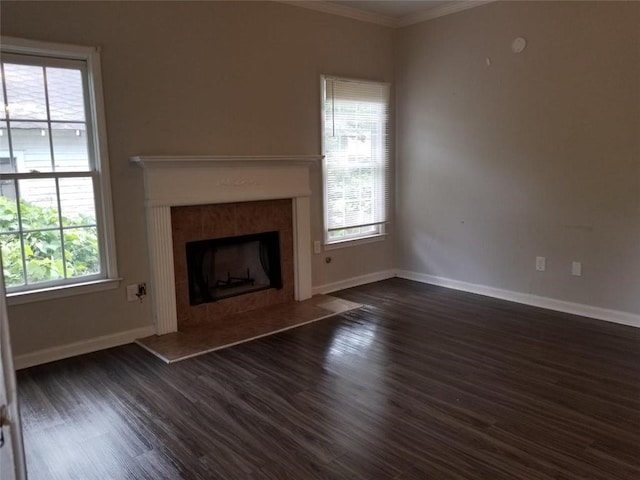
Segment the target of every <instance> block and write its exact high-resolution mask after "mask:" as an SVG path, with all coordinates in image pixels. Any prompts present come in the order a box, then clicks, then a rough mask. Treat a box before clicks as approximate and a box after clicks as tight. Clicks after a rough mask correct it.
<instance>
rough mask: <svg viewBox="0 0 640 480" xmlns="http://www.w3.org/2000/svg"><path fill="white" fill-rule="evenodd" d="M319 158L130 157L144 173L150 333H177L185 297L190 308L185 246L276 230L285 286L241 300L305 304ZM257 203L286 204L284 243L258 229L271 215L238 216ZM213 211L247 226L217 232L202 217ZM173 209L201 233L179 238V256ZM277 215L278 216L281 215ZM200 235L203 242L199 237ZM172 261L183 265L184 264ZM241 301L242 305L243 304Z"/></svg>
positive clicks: (230, 300) (214, 225)
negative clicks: (270, 298) (275, 298)
mask: <svg viewBox="0 0 640 480" xmlns="http://www.w3.org/2000/svg"><path fill="white" fill-rule="evenodd" d="M321 159H322V157H321V156H310V155H307V156H304V155H303V156H178V157H167V156H142V157H133V158H132V159H131V161H132V162H134V163H135V164H137V165H139V166H140V167H142V168H143V174H144V184H145V207H146V216H147V238H148V244H149V260H150V267H151V269H150V270H151V271H150V279H149V285H150V293H151V301H152V304H153V315H154V323H155V327H156V334H158V335H162V334H165V333H170V332H175V331H177V330H178V310H179V309H181V308H182V304H183V303H184V301H183V300H184V299H185V298H186V303H187V304H189V293H188V283H187V279H188V277H187V267H186V263H187V262H186V243H187V241H201V240H207V239H213V238H225V237H230V236H242V235H251V234H254V233H261V232H268V231H274V230H279V231H280V254H281V265H282V267H283V269H282V275H283V288H282V289H280V290H278V289H276V288H269V289H266V290H261V291H257V292H252V293H251V294H250V295H247V296H246V298H249V297H250V298H252V299H253V300H252V302H251V303H253V304H255V305H259V304H260V302H261V301H262V300H261V299H262V298H263V297H264V296H266V295H272V294H278V295H280V294H282V292H284V294H285V295H289V296H290V297H291V298H292V299H295V300H305V299H308V298H311V227H310V211H309V197H310V195H311V189H310V184H309V168H310V166H311V165H313V164H314V163H316V162H317V161H319V160H321ZM263 201H278V202H283V201H284V202H286V203H287V204H288V212H289V213H288V215H289V220H288V227H287V228H285V229H284V230H288V231H286V232H285V237H283V231H282V229H281V228H271V227H269V226H267V225H264V224H263V223H264V221H265V218H269V217H270V216H269V215H264V214H258V215H255V216H254V219H253V220H249V219H247V218H246V215H245V214H244V213H242V212H243V209H247V211H248V210H255V208H256V206H257V205H259V204H261V203H262V202H263ZM211 208H213V209H220V208H222V209H223V210H224V209H227V210H229V209H236V214H237V215H239V216H238V217H237V219H236V220H234V222H235V223H233V224H234V225H236V226H237V225H239V224H244V225H248V227H249V228H248V229H247V230H243V231H241V230H237V229H236V230H235V231H223V230H224V229H225V228H226V229H230V227H229V225H231V224H225V225H227V226H226V227H223V226H222V225H223V223H220V222H216V221H213V222H210V221H209V222H205V221H204V220H202V218H204V217H203V216H207V215H208V216H210V215H212V213H211V211H210V209H211ZM177 209H190V210H191V213H190V214H189V215H190V216H189V215H187V216H186V217H184V218H185V219H186V220H182V221H186V222H191V224H192V226H193V227H194V228H201V232H200V233H199V235H202V236H200V237H196V238H190V239H188V240H187V239H186V238H185V239H184V241H185V245H184V246H183V247H184V249H183V250H182V251H181V253H180V254H179V255H178V254H177V253H176V252H177V251H178V249H179V246H178V245H176V242H175V233H176V228H177V229H178V230H179V229H180V228H181V227H180V225H179V223H180V222H178V225H176V224H175V220H174V219H173V218H172V217H173V216H174V215H172V212H173V213H175V211H176V210H177ZM254 213H255V212H254ZM217 214H218V213H216V214H215V215H217ZM276 217H278V218H280V216H279V215H276ZM172 222H173V225H172ZM207 228H209V229H213V230H215V234H214V235H209V234H208V233H206V232H205V230H206V229H207ZM221 229H222V230H221ZM209 233H210V232H209ZM205 234H206V235H208V236H204V235H205ZM287 252H288V253H287ZM174 255H175V256H174ZM178 258H183V259H184V265H182V264H181V262H182V261H178V260H177V259H178ZM176 274H177V275H176ZM287 278H289V281H287ZM180 279H184V280H185V281H184V284H181V280H180ZM287 284H288V285H289V287H288V289H287ZM242 298H244V297H242V296H240V297H237V296H236V297H230V298H226V299H224V300H221V301H218V302H213V303H204V304H200V305H196V306H194V309H196V310H198V309H199V311H200V312H201V311H204V310H210V309H212V308H218V306H219V305H228V304H230V303H233V301H235V300H236V299H242ZM243 303H246V302H245V301H244V300H243ZM201 307H206V308H201ZM208 313H209V312H208ZM208 313H207V314H208ZM198 315H199V314H198Z"/></svg>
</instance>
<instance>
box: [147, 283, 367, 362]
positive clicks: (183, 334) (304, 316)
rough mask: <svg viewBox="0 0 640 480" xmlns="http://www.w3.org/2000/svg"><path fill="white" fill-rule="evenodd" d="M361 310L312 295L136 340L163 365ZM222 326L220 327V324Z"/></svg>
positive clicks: (324, 296) (355, 305)
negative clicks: (350, 311)
mask: <svg viewBox="0 0 640 480" xmlns="http://www.w3.org/2000/svg"><path fill="white" fill-rule="evenodd" d="M360 307H362V304H361V303H355V302H350V301H348V300H343V299H341V298H336V297H332V296H330V295H314V296H313V297H312V298H310V299H309V300H304V301H302V302H287V303H281V304H278V305H272V306H269V307H265V308H260V309H257V310H251V311H249V312H243V313H238V314H235V315H230V316H228V317H225V318H224V319H222V320H221V321H220V322H218V323H216V325H212V324H201V325H195V326H190V327H183V328H181V329H180V330H179V331H177V332H174V333H168V334H166V335H161V336H158V335H152V336H150V337H145V338H141V339H139V340H136V343H137V344H138V345H140V346H141V347H143V348H145V349H147V350H148V351H150V352H151V353H153V354H154V355H156V356H157V357H159V358H160V359H162V360H164V361H165V362H167V363H173V362H178V361H180V360H185V359H187V358H191V357H195V356H198V355H202V354H205V353H209V352H213V351H215V350H219V349H221V348H226V347H231V346H232V345H237V344H239V343H243V342H248V341H250V340H254V339H256V338H260V337H264V336H267V335H271V334H274V333H278V332H282V331H284V330H289V329H290V328H295V327H299V326H302V325H306V324H308V323H311V322H315V321H318V320H322V319H324V318H328V317H331V316H333V315H338V314H340V313H344V312H348V311H349V310H354V309H356V308H360ZM221 324H222V325H221Z"/></svg>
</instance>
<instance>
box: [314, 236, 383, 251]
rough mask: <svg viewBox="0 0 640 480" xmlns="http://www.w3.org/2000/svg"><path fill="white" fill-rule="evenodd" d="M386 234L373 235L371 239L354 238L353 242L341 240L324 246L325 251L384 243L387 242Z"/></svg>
mask: <svg viewBox="0 0 640 480" xmlns="http://www.w3.org/2000/svg"><path fill="white" fill-rule="evenodd" d="M386 238H387V234H386V233H378V234H375V235H371V236H370V237H361V238H354V239H351V240H340V241H336V242H332V243H327V244H325V245H324V249H325V250H337V249H339V248H347V247H357V246H358V245H365V244H367V243H375V242H382V241H384V240H386Z"/></svg>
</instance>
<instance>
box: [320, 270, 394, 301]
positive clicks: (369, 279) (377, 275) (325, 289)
mask: <svg viewBox="0 0 640 480" xmlns="http://www.w3.org/2000/svg"><path fill="white" fill-rule="evenodd" d="M395 276H396V272H395V270H383V271H381V272H374V273H368V274H366V275H360V276H359V277H352V278H347V279H346V280H340V281H339V282H333V283H327V284H325V285H319V286H317V287H313V289H312V293H313V295H317V294H319V293H322V294H326V293H331V292H337V291H338V290H344V289H345V288H351V287H357V286H359V285H365V284H367V283H373V282H379V281H380V280H387V279H389V278H393V277H395Z"/></svg>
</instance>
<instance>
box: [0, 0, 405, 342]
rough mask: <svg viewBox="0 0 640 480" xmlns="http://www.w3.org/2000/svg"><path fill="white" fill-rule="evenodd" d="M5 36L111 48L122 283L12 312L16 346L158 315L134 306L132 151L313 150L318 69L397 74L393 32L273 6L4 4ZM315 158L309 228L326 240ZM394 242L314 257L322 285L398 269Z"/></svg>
mask: <svg viewBox="0 0 640 480" xmlns="http://www.w3.org/2000/svg"><path fill="white" fill-rule="evenodd" d="M1 8H2V24H1V27H2V34H3V35H10V36H17V37H24V38H31V39H36V40H48V41H56V42H66V43H74V44H81V45H99V46H101V47H102V67H103V83H104V96H105V102H106V116H107V128H108V139H109V152H110V158H111V172H112V178H111V183H112V188H113V197H114V212H115V224H116V234H117V253H118V264H119V269H120V274H121V276H122V277H124V281H123V282H122V286H121V288H120V289H118V290H115V291H109V292H103V293H95V294H91V295H82V296H76V297H73V298H65V299H59V300H56V301H51V302H40V303H34V304H29V305H22V306H15V307H12V308H10V311H9V315H10V321H11V329H12V336H13V342H14V353H15V354H24V353H28V352H32V351H36V350H40V349H44V348H48V347H53V346H56V345H62V344H66V343H70V342H75V341H81V340H83V339H87V338H91V337H94V336H100V335H108V334H112V333H116V332H119V331H125V330H129V329H133V328H137V327H141V326H146V325H149V324H150V323H151V321H152V320H151V309H150V302H149V301H148V300H146V301H145V302H144V303H143V304H138V303H128V302H126V295H125V290H124V287H125V285H127V284H131V283H137V282H139V281H143V280H148V278H149V277H148V275H149V266H148V260H147V252H146V229H145V223H144V206H143V182H142V172H141V170H140V169H138V168H137V167H135V166H132V165H130V164H129V157H131V156H133V155H160V154H178V155H197V154H202V155H206V154H214V155H215V154H239V155H241V154H274V155H275V154H318V153H319V152H320V98H319V96H320V79H319V78H320V74H322V73H326V74H333V75H344V76H353V77H358V78H368V79H375V80H383V81H392V79H393V76H392V75H393V64H392V32H391V30H390V29H387V28H384V27H378V26H375V25H370V24H366V23H361V22H357V21H354V20H349V19H345V18H340V17H336V16H332V15H326V14H322V13H319V12H313V11H310V10H306V9H301V8H296V7H292V6H288V5H283V4H278V3H273V2H260V3H249V2H220V3H216V2H194V3H190V2H175V3H173V2H105V3H102V2H59V3H58V2H42V3H36V2H22V1H20V2H10V1H3V2H2V7H1ZM320 182H321V180H320V176H319V168H316V169H315V170H314V172H313V189H314V196H313V199H312V213H313V225H312V228H313V232H312V235H313V238H316V239H320V238H322V236H321V235H322V214H321V212H322V207H321V203H320V186H321V183H320ZM392 247H393V245H392V241H391V240H388V241H385V242H382V243H377V244H372V245H366V246H363V247H351V248H347V249H341V250H334V251H331V253H330V255H331V256H332V257H333V262H332V263H331V264H330V265H327V264H325V263H324V255H314V258H313V262H314V263H313V283H314V285H323V284H326V283H331V282H335V281H339V280H342V279H345V278H349V277H352V276H355V275H362V274H366V273H370V272H376V271H380V270H385V269H388V268H391V266H392V261H393V259H392V252H393V248H392Z"/></svg>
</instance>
